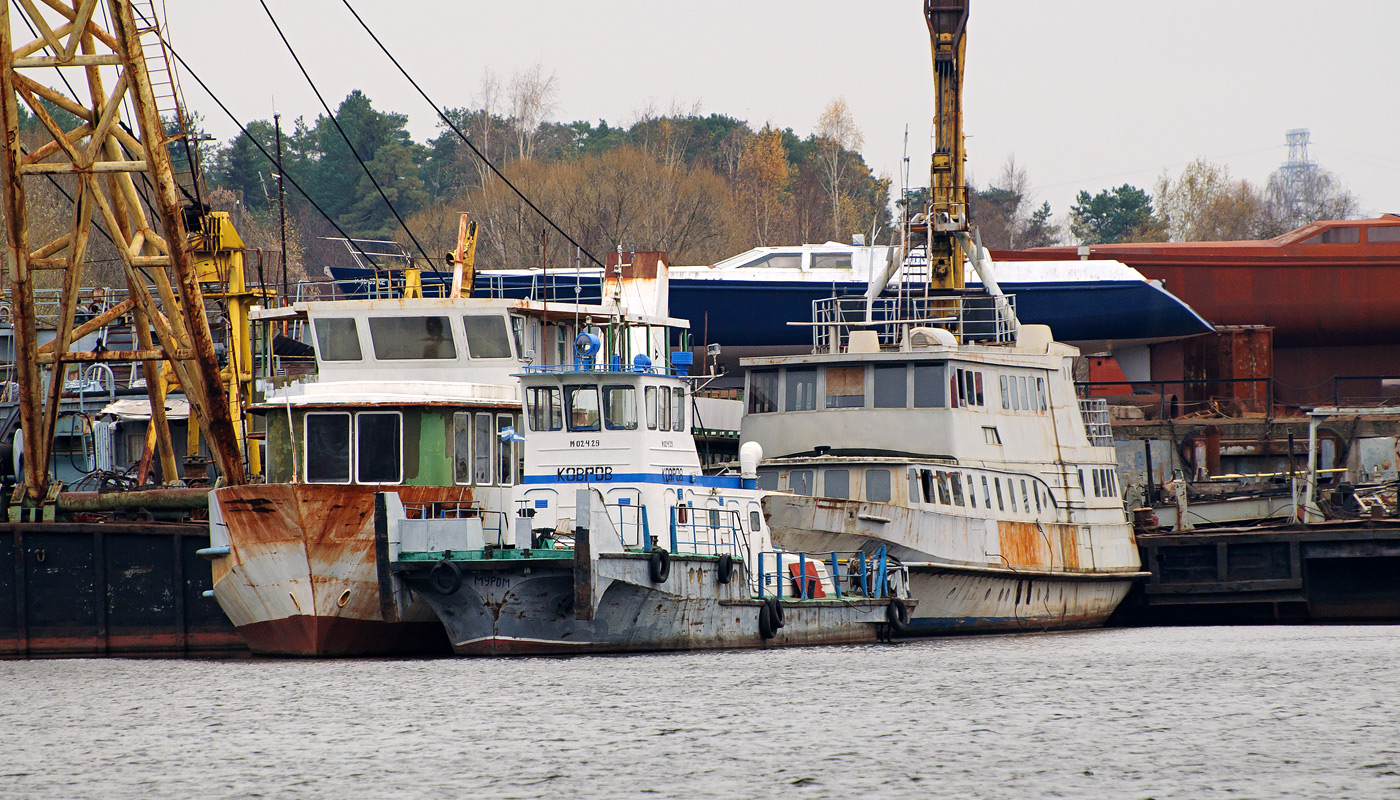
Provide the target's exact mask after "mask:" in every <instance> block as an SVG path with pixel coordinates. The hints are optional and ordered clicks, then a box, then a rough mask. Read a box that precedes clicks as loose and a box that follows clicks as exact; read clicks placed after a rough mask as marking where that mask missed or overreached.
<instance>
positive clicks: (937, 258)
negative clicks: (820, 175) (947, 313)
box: [918, 0, 969, 290]
mask: <svg viewBox="0 0 1400 800" xmlns="http://www.w3.org/2000/svg"><path fill="white" fill-rule="evenodd" d="M968 3H969V0H924V18H925V20H926V21H927V22H928V32H929V40H930V45H931V47H932V49H933V83H934V149H933V164H932V167H931V170H930V173H929V193H928V199H927V206H926V208H925V213H924V215H923V219H922V220H918V221H920V222H922V223H923V225H921V226H918V227H923V228H924V231H923V232H924V233H925V234H926V235H927V248H928V249H927V254H928V280H929V288H930V289H931V290H937V289H961V288H963V270H962V264H963V257H964V254H963V248H962V246H961V244H959V242H958V234H960V233H961V234H964V235H966V234H967V232H968V219H967V179H966V176H965V174H964V171H965V170H964V168H965V165H966V160H967V155H966V152H965V150H964V148H963V128H962V81H963V67H964V64H965V63H966V53H967V37H966V35H965V33H966V29H967V14H968Z"/></svg>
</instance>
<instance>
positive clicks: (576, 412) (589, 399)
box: [564, 386, 598, 431]
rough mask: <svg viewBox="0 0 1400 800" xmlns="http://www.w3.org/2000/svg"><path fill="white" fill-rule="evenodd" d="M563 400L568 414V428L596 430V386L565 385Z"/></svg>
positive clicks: (572, 429) (573, 429)
mask: <svg viewBox="0 0 1400 800" xmlns="http://www.w3.org/2000/svg"><path fill="white" fill-rule="evenodd" d="M564 400H565V402H566V404H567V411H568V415H569V430H571V431H596V430H598V387H597V386H565V387H564Z"/></svg>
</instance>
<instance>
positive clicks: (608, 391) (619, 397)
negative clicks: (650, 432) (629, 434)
mask: <svg viewBox="0 0 1400 800" xmlns="http://www.w3.org/2000/svg"><path fill="white" fill-rule="evenodd" d="M603 412H604V413H603V421H604V424H606V425H607V426H608V430H611V431H632V430H636V429H637V390H636V389H634V388H632V387H631V386H604V387H603Z"/></svg>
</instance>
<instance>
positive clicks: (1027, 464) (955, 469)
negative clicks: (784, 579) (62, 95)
mask: <svg viewBox="0 0 1400 800" xmlns="http://www.w3.org/2000/svg"><path fill="white" fill-rule="evenodd" d="M969 244H970V243H969ZM979 251H980V252H979ZM968 252H969V253H975V254H976V255H975V256H974V257H973V259H972V261H973V264H974V266H975V267H976V268H977V269H978V271H979V273H981V274H982V277H983V284H984V285H985V286H987V287H989V288H990V289H991V290H992V291H991V292H989V293H972V292H969V291H966V290H963V291H960V292H957V293H948V294H946V295H934V296H925V297H909V296H901V297H879V296H878V291H871V292H869V294H868V296H866V297H856V298H829V299H825V300H820V301H816V302H815V303H814V304H813V309H814V314H813V321H812V323H811V331H812V352H811V353H810V354H806V355H798V356H781V357H768V358H749V359H744V360H743V362H742V363H743V366H744V367H745V368H746V369H747V375H746V380H747V390H746V397H747V409H746V414H745V416H744V420H743V424H742V428H741V435H742V437H743V439H744V440H745V441H753V442H756V443H758V444H759V445H761V447H762V448H763V451H764V452H766V453H768V454H770V457H769V458H767V459H765V460H764V461H763V462H762V464H761V465H760V467H759V470H758V485H759V486H760V487H764V488H767V489H769V490H773V491H774V493H772V494H769V495H767V496H765V497H764V498H763V500H762V505H763V509H764V514H765V516H766V518H767V522H768V525H769V526H770V527H771V530H772V537H773V541H774V543H775V544H777V545H780V546H783V547H786V548H790V549H793V550H806V551H816V552H824V551H832V550H839V551H852V550H857V551H862V552H866V553H874V552H884V553H886V554H889V555H892V556H895V557H897V558H898V559H899V560H900V561H901V562H903V564H904V566H905V567H907V568H908V570H909V580H910V592H911V594H912V596H913V597H914V598H915V599H916V600H918V606H917V610H916V611H915V612H914V615H913V619H912V622H911V625H910V632H911V633H914V634H937V633H945V632H955V631H969V632H972V631H1018V630H1028V629H1029V630H1045V629H1056V628H1081V627H1091V626H1097V625H1101V624H1102V623H1103V622H1104V621H1105V620H1106V619H1107V618H1108V616H1109V615H1110V614H1111V613H1112V612H1113V610H1114V608H1116V607H1117V605H1118V604H1119V602H1121V601H1122V599H1123V598H1124V596H1125V595H1126V594H1127V592H1128V589H1129V588H1130V587H1131V585H1132V583H1133V581H1134V580H1136V579H1138V578H1140V577H1143V576H1145V575H1146V573H1143V572H1140V571H1139V570H1140V563H1139V560H1138V551H1137V547H1136V545H1135V543H1134V539H1133V532H1132V527H1131V525H1130V524H1129V521H1128V518H1127V514H1126V513H1125V511H1124V507H1123V501H1122V493H1121V491H1120V489H1119V487H1118V484H1117V476H1116V472H1115V467H1116V459H1115V453H1114V449H1113V440H1112V435H1111V432H1110V430H1109V423H1108V412H1107V408H1106V407H1105V406H1104V405H1103V403H1104V401H1103V400H1102V399H1088V400H1081V399H1079V398H1078V397H1077V396H1076V394H1075V391H1074V385H1073V383H1072V380H1071V375H1072V371H1071V364H1072V360H1073V358H1074V357H1075V356H1077V355H1078V350H1076V349H1075V348H1073V347H1070V346H1068V345H1065V344H1061V343H1058V342H1056V341H1054V340H1053V338H1052V336H1051V333H1050V329H1049V328H1048V327H1046V326H1043V325H1021V324H1019V323H1018V322H1017V320H1016V314H1015V298H1014V297H1013V296H1009V295H1004V294H1002V293H1001V292H1000V290H999V288H998V286H997V283H996V281H995V280H994V279H992V278H991V263H990V259H989V257H988V256H987V255H986V251H985V250H981V249H980V248H976V249H974V247H971V246H970V247H969V248H968ZM779 490H781V491H783V492H785V493H777V492H778V491H779Z"/></svg>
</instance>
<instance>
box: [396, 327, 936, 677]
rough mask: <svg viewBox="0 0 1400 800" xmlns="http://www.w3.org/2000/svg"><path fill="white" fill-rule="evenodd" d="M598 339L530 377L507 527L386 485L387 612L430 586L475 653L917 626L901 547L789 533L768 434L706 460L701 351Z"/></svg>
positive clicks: (449, 625)
mask: <svg viewBox="0 0 1400 800" xmlns="http://www.w3.org/2000/svg"><path fill="white" fill-rule="evenodd" d="M599 343H600V339H599V337H598V336H597V335H595V334H592V333H588V332H585V333H583V334H581V335H580V336H579V338H578V340H577V343H576V354H577V358H576V360H575V362H574V363H573V364H571V365H564V366H559V365H550V366H533V367H529V368H527V369H526V370H525V372H524V374H523V375H521V376H520V380H521V384H522V388H523V390H524V393H525V403H524V408H525V415H524V416H525V419H526V420H527V422H528V426H529V430H528V432H526V433H525V434H524V435H523V437H522V438H523V440H524V457H525V467H524V475H523V479H522V481H521V483H520V484H519V485H518V486H517V487H516V489H515V499H516V502H517V504H518V510H517V512H516V514H515V519H514V523H515V524H514V529H513V531H512V532H511V533H510V535H509V538H505V537H503V536H501V535H499V533H498V532H492V531H491V530H489V529H488V527H487V526H485V525H483V524H482V521H481V518H480V517H479V516H478V515H477V514H476V513H475V512H472V511H471V510H466V511H462V510H458V509H447V508H442V509H438V508H426V507H425V508H421V509H419V508H409V507H406V506H405V505H404V504H403V503H402V501H401V500H400V499H399V498H398V497H397V496H394V495H392V494H381V495H380V496H379V499H378V501H377V502H378V506H377V515H376V536H377V540H378V545H379V546H378V548H377V550H378V558H379V561H380V565H381V566H380V572H379V575H380V602H381V605H382V606H383V607H385V608H386V611H387V612H388V613H394V612H395V610H396V609H397V608H399V607H400V606H401V604H402V603H403V602H404V601H405V600H407V599H408V598H411V597H413V596H417V597H421V598H423V599H424V600H426V601H427V603H428V604H429V605H430V606H432V608H433V610H434V611H436V612H437V615H438V617H439V618H440V619H441V620H442V622H443V625H444V626H445V627H446V629H447V632H448V636H449V639H450V641H451V643H452V648H453V650H454V651H455V652H456V653H457V654H459V655H515V654H571V653H585V652H623V651H651V650H689V649H699V648H728V647H760V646H777V645H809V644H835V643H855V642H875V641H877V640H880V639H888V638H889V637H890V636H891V635H892V634H893V633H896V632H898V631H901V630H903V629H904V627H905V626H906V625H907V624H908V620H909V613H910V612H909V610H910V608H912V607H913V605H914V604H913V601H911V600H908V599H907V588H906V587H907V575H906V572H905V570H904V568H903V567H902V566H901V565H899V563H898V561H897V560H896V559H894V558H892V557H890V556H889V555H888V553H887V552H886V551H882V550H879V549H878V548H876V549H874V550H872V551H870V552H868V553H866V552H845V553H843V552H839V551H835V550H825V551H823V552H821V553H810V554H809V553H801V552H796V551H785V550H782V549H778V548H775V547H774V546H773V545H772V543H771V541H770V536H769V529H768V525H767V523H766V522H765V520H764V517H763V513H762V507H761V503H762V501H763V496H764V495H765V492H763V491H761V490H759V489H758V488H757V486H756V481H757V474H756V472H755V470H756V468H757V465H758V462H759V460H760V458H761V456H762V453H761V450H760V448H759V447H758V446H757V445H754V444H752V443H748V444H745V445H742V446H741V448H740V453H741V455H740V462H741V467H740V474H738V475H719V476H707V475H703V474H701V469H700V459H699V456H698V454H697V452H696V448H695V441H694V439H693V438H692V435H691V432H690V427H689V426H688V425H687V409H688V402H687V398H688V397H689V396H690V388H691V387H690V386H689V378H688V377H687V375H686V373H687V372H688V364H684V363H682V364H679V365H678V364H676V363H674V362H673V363H671V364H670V365H664V364H663V365H661V366H653V363H652V361H651V359H650V358H649V357H648V356H646V355H645V354H638V355H637V356H636V357H635V358H632V359H631V360H630V361H629V360H628V357H627V354H626V353H622V354H615V355H612V356H610V357H609V356H606V355H605V356H604V357H603V358H599V357H598V355H599ZM674 355H681V356H689V353H679V354H673V356H674ZM413 516H417V517H419V518H417V519H413V518H411V517H413Z"/></svg>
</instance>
